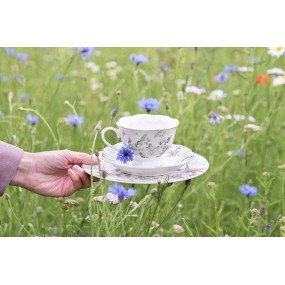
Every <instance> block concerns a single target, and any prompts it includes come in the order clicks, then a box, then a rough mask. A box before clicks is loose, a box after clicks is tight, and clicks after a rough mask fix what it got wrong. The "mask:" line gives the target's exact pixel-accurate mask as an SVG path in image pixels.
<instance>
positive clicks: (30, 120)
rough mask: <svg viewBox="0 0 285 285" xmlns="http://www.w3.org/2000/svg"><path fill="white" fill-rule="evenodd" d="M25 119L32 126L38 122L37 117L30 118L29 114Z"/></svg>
mask: <svg viewBox="0 0 285 285" xmlns="http://www.w3.org/2000/svg"><path fill="white" fill-rule="evenodd" d="M26 118H27V120H28V122H29V123H30V124H31V125H32V126H33V125H35V124H36V123H37V122H38V120H39V117H38V116H32V115H31V114H28V115H27V117H26Z"/></svg>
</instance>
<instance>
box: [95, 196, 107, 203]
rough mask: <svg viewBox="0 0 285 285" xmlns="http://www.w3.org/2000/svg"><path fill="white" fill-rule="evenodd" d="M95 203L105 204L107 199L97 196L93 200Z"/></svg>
mask: <svg viewBox="0 0 285 285" xmlns="http://www.w3.org/2000/svg"><path fill="white" fill-rule="evenodd" d="M93 201H98V202H100V203H104V202H105V197H103V196H97V197H94V198H93Z"/></svg>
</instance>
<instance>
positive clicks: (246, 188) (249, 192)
mask: <svg viewBox="0 0 285 285" xmlns="http://www.w3.org/2000/svg"><path fill="white" fill-rule="evenodd" d="M239 191H240V192H241V193H242V194H243V195H245V196H247V197H248V196H252V197H254V196H256V193H257V188H256V187H254V186H251V185H249V184H244V185H242V186H240V187H239Z"/></svg>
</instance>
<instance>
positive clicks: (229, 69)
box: [224, 65, 238, 72]
mask: <svg viewBox="0 0 285 285" xmlns="http://www.w3.org/2000/svg"><path fill="white" fill-rule="evenodd" d="M224 71H225V72H237V71H238V66H229V65H225V67H224Z"/></svg>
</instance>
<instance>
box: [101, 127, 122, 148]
mask: <svg viewBox="0 0 285 285" xmlns="http://www.w3.org/2000/svg"><path fill="white" fill-rule="evenodd" d="M107 131H114V132H115V133H116V135H117V137H118V138H120V137H121V136H120V134H121V132H120V130H118V129H115V128H113V127H107V128H105V129H103V130H102V131H101V137H102V140H103V142H104V143H105V144H106V145H107V146H109V147H111V148H113V149H115V150H117V149H116V148H115V147H114V146H113V145H111V144H110V143H109V142H108V141H107V140H106V139H105V133H106V132H107Z"/></svg>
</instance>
